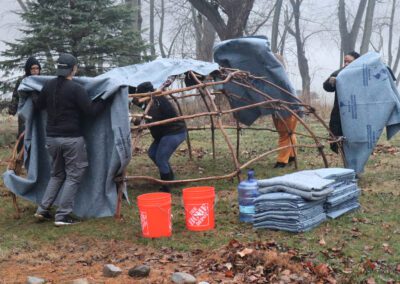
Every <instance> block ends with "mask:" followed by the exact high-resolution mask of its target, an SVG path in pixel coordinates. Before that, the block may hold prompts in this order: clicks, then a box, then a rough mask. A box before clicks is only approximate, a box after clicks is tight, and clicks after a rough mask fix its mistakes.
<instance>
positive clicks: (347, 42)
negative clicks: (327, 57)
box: [338, 0, 367, 54]
mask: <svg viewBox="0 0 400 284" xmlns="http://www.w3.org/2000/svg"><path fill="white" fill-rule="evenodd" d="M366 5H367V0H360V2H359V5H358V9H357V14H356V16H355V18H354V22H353V25H352V26H351V28H350V31H349V30H348V28H347V27H348V19H347V16H346V10H347V9H346V3H345V0H339V9H338V17H339V31H340V39H341V50H342V54H346V53H348V52H350V51H352V50H354V49H355V46H356V41H357V37H358V33H359V31H360V27H361V22H362V17H363V14H364V11H365V7H366Z"/></svg>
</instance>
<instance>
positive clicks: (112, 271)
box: [103, 264, 122, 277]
mask: <svg viewBox="0 0 400 284" xmlns="http://www.w3.org/2000/svg"><path fill="white" fill-rule="evenodd" d="M121 273H122V270H121V268H119V267H117V266H115V265H114V264H106V265H104V268H103V275H104V276H105V277H117V276H118V275H120V274H121Z"/></svg>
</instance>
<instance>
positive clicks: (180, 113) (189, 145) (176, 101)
mask: <svg viewBox="0 0 400 284" xmlns="http://www.w3.org/2000/svg"><path fill="white" fill-rule="evenodd" d="M169 96H170V97H171V98H172V99H173V100H174V102H175V104H176V106H177V107H178V111H179V115H180V116H182V115H183V112H182V108H181V105H180V104H179V102H178V100H177V99H176V97H175V96H174V95H173V94H170V95H169ZM183 122H185V125H186V121H185V120H184V121H183ZM186 128H187V125H186ZM186 144H187V146H188V151H189V160H193V155H192V144H191V143H190V136H189V131H187V134H186Z"/></svg>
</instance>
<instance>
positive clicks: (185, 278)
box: [171, 272, 196, 284]
mask: <svg viewBox="0 0 400 284" xmlns="http://www.w3.org/2000/svg"><path fill="white" fill-rule="evenodd" d="M171 280H172V282H174V283H176V284H196V278H195V277H194V276H193V275H191V274H189V273H185V272H175V273H174V274H172V277H171Z"/></svg>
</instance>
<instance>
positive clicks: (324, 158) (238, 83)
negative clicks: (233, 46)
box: [232, 80, 329, 168]
mask: <svg viewBox="0 0 400 284" xmlns="http://www.w3.org/2000/svg"><path fill="white" fill-rule="evenodd" d="M232 82H233V83H235V84H237V85H240V86H245V87H248V88H250V89H252V90H253V91H255V92H256V93H259V94H260V95H262V96H264V97H266V98H268V99H270V100H272V99H273V98H272V97H271V96H269V95H267V94H265V93H264V92H261V91H260V90H258V89H256V88H254V87H253V86H249V85H247V86H246V85H244V84H243V83H240V82H237V81H234V80H233V81H232ZM277 101H278V102H279V103H281V104H282V107H283V108H284V109H285V110H287V111H289V112H290V113H291V114H292V115H294V116H295V117H296V118H297V120H298V121H299V122H300V123H301V124H302V125H303V126H304V128H306V129H307V131H308V132H309V133H310V134H311V136H312V138H313V139H314V141H315V144H316V145H317V146H318V147H317V148H318V151H319V153H320V154H321V157H322V159H323V161H324V165H325V167H326V168H328V167H329V166H328V161H327V159H326V156H325V154H324V151H323V147H324V146H323V145H322V144H321V143H320V142H319V140H318V139H317V137H316V136H315V134H314V132H313V131H312V130H311V129H310V128H309V127H308V125H307V124H306V123H305V122H304V120H302V119H301V118H300V117H299V116H298V115H297V114H296V113H295V112H294V111H293V110H292V109H290V108H289V107H288V106H287V105H290V104H288V103H287V102H284V101H281V100H277Z"/></svg>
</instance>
